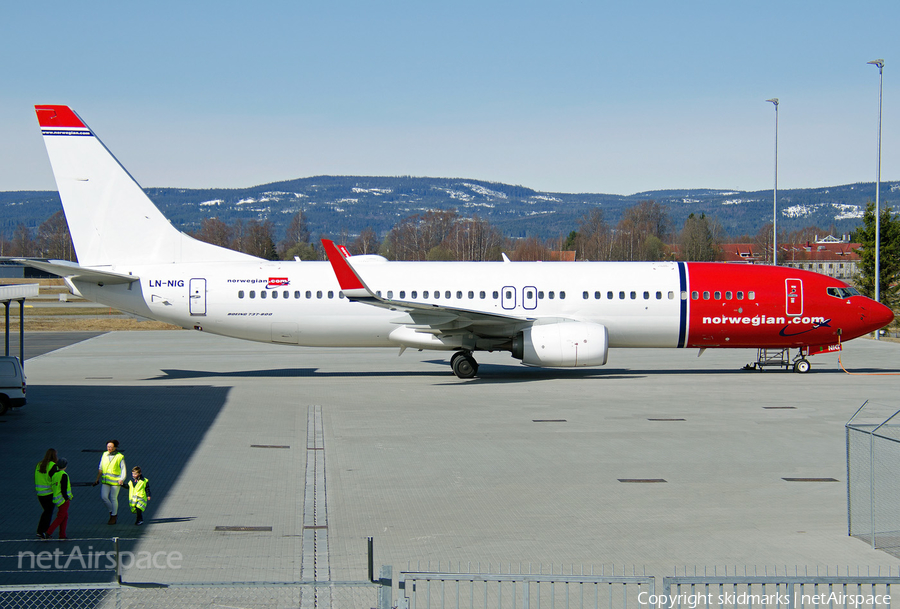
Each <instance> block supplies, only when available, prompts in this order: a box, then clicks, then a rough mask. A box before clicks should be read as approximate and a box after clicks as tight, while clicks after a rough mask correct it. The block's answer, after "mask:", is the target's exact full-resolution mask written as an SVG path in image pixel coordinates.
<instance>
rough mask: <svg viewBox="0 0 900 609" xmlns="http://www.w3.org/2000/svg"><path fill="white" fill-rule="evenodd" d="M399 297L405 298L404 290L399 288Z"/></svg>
mask: <svg viewBox="0 0 900 609" xmlns="http://www.w3.org/2000/svg"><path fill="white" fill-rule="evenodd" d="M400 298H406V290H400Z"/></svg>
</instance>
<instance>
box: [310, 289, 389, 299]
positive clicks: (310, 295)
mask: <svg viewBox="0 0 900 609" xmlns="http://www.w3.org/2000/svg"><path fill="white" fill-rule="evenodd" d="M378 295H379V296H381V292H379V293H378ZM306 297H307V298H312V292H310V291H309V290H306Z"/></svg>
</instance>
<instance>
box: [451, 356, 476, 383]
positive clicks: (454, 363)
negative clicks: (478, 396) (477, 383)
mask: <svg viewBox="0 0 900 609" xmlns="http://www.w3.org/2000/svg"><path fill="white" fill-rule="evenodd" d="M450 367H451V368H452V369H453V374H455V375H456V376H457V377H458V378H461V379H470V378H472V377H474V376H475V375H476V374H478V362H476V361H475V358H474V357H472V354H471V352H469V351H457V352H456V353H454V354H453V357H451V358H450Z"/></svg>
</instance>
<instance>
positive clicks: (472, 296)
mask: <svg viewBox="0 0 900 609" xmlns="http://www.w3.org/2000/svg"><path fill="white" fill-rule="evenodd" d="M472 298H475V292H473V291H472V290H469V299H470V300H471V299H472Z"/></svg>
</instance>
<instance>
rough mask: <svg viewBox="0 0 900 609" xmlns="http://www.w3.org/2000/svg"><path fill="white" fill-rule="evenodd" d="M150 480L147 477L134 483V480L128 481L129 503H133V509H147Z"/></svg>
mask: <svg viewBox="0 0 900 609" xmlns="http://www.w3.org/2000/svg"><path fill="white" fill-rule="evenodd" d="M148 482H150V481H149V480H147V479H146V478H141V479H140V480H138V481H137V484H135V483H134V480H129V481H128V503H129V504H131V511H132V512H134V511H135V510H141V511H142V512H143V511H144V510H146V509H147V483H148Z"/></svg>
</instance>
